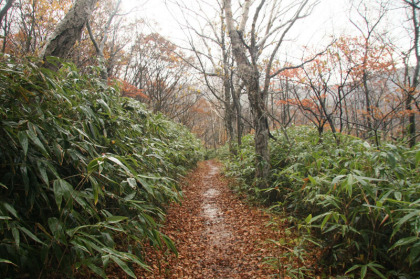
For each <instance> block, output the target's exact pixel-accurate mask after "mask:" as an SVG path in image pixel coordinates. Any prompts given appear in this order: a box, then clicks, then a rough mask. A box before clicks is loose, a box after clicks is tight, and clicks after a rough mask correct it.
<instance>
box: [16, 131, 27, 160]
mask: <svg viewBox="0 0 420 279" xmlns="http://www.w3.org/2000/svg"><path fill="white" fill-rule="evenodd" d="M18 139H19V142H20V145H21V146H22V149H23V154H24V155H25V157H26V155H27V154H28V146H29V141H28V135H27V134H26V132H23V131H20V132H19V133H18Z"/></svg>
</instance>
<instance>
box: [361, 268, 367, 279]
mask: <svg viewBox="0 0 420 279" xmlns="http://www.w3.org/2000/svg"><path fill="white" fill-rule="evenodd" d="M366 273H367V266H366V265H362V268H361V269H360V278H361V279H363V278H365V277H366Z"/></svg>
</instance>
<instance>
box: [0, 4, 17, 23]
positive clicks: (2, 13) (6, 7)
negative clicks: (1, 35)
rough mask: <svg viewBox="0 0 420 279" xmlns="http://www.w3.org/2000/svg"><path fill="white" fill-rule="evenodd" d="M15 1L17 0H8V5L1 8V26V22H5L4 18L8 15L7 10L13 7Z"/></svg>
mask: <svg viewBox="0 0 420 279" xmlns="http://www.w3.org/2000/svg"><path fill="white" fill-rule="evenodd" d="M13 2H15V0H7V2H6V5H4V7H3V9H1V11H0V26H1V23H2V22H3V18H4V17H5V16H6V14H7V12H8V11H9V9H10V8H11V7H12V5H13Z"/></svg>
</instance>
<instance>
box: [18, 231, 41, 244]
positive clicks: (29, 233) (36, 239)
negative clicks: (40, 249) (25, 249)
mask: <svg viewBox="0 0 420 279" xmlns="http://www.w3.org/2000/svg"><path fill="white" fill-rule="evenodd" d="M19 230H20V231H21V232H23V233H24V234H26V235H27V236H28V237H29V238H31V239H32V240H34V241H36V242H38V243H41V244H45V243H44V242H42V241H41V240H40V239H39V238H38V237H37V236H36V235H34V234H33V233H32V232H30V231H29V230H28V229H27V228H25V227H19Z"/></svg>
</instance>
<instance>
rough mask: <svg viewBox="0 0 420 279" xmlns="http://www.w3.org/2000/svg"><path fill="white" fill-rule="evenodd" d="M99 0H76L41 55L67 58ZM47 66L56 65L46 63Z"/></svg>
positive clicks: (43, 56)
mask: <svg viewBox="0 0 420 279" xmlns="http://www.w3.org/2000/svg"><path fill="white" fill-rule="evenodd" d="M97 2H98V0H76V2H75V4H74V6H73V7H72V8H71V9H70V11H69V12H68V13H67V14H66V16H65V17H64V19H63V20H62V21H61V22H60V23H59V24H58V25H57V27H56V29H55V31H54V33H53V34H52V36H51V37H50V38H49V39H48V41H47V43H46V45H45V47H44V49H43V51H42V53H41V57H42V58H43V59H44V60H45V58H46V57H48V56H56V57H59V58H66V57H67V56H68V54H69V52H70V50H71V49H72V47H73V46H74V44H75V43H76V41H77V40H78V39H79V38H80V36H81V35H82V31H83V28H84V27H85V25H86V23H87V22H88V20H89V17H90V15H91V14H92V12H93V10H94V8H95V5H96V3H97ZM46 67H47V68H51V69H54V68H55V67H54V66H52V65H49V64H46Z"/></svg>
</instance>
